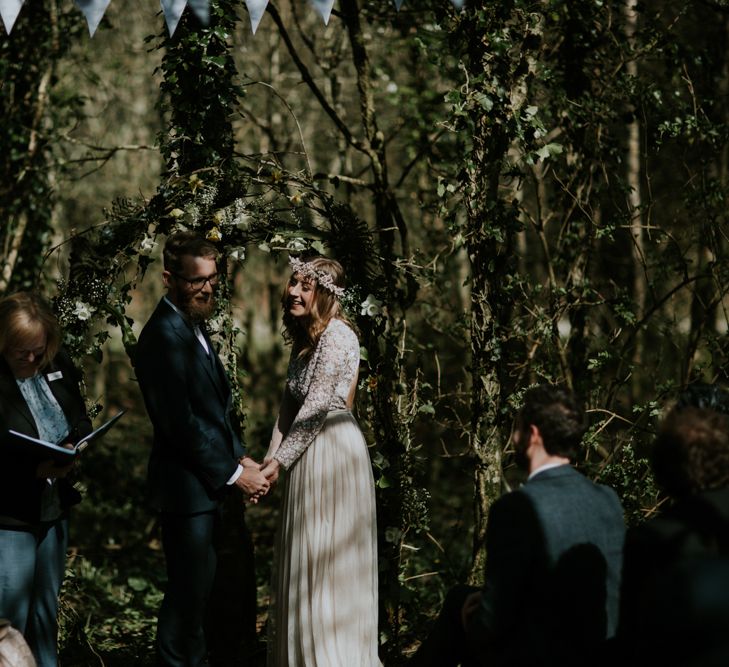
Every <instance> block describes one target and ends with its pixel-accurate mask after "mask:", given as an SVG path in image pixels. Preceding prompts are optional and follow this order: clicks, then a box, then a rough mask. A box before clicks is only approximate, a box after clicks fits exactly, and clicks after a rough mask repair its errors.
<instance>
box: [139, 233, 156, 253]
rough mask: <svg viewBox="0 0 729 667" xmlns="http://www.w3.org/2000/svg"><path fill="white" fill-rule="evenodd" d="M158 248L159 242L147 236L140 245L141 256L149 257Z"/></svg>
mask: <svg viewBox="0 0 729 667" xmlns="http://www.w3.org/2000/svg"><path fill="white" fill-rule="evenodd" d="M156 247H157V241H155V240H154V239H153V238H152V237H151V236H145V237H144V238H143V239H142V242H141V243H140V244H139V254H140V255H147V256H149V255H151V254H152V253H153V252H154V249H155V248H156Z"/></svg>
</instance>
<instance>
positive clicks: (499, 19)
mask: <svg viewBox="0 0 729 667" xmlns="http://www.w3.org/2000/svg"><path fill="white" fill-rule="evenodd" d="M157 9H158V8H157V6H156V5H155V3H154V2H148V1H146V0H125V1H124V2H118V1H117V2H112V3H111V4H110V6H109V9H108V11H107V13H106V17H105V19H104V21H103V22H102V24H101V26H100V28H99V30H98V32H97V33H96V35H95V37H94V39H93V40H89V38H88V34H87V32H86V29H85V24H84V21H83V18H82V16H81V14H80V13H79V12H78V11H77V10H76V8H75V7H74V6H73V5H72V3H71V2H70V0H37V1H33V2H27V3H25V5H24V7H23V9H22V11H21V13H20V16H19V18H18V21H17V23H16V25H15V27H14V29H13V32H12V34H11V35H10V36H7V35H5V34H3V35H2V36H1V37H0V105H1V106H0V108H1V109H2V118H3V130H2V132H1V133H0V173H1V176H0V220H1V221H2V225H1V226H0V244H1V245H2V257H1V258H0V259H1V260H2V265H1V266H0V270H1V273H0V293H9V292H12V291H14V290H17V289H31V288H34V289H40V290H42V291H43V292H44V293H46V294H47V295H48V296H49V297H50V298H52V299H53V302H54V306H55V308H56V310H57V312H58V314H59V317H60V318H61V321H62V323H63V325H64V328H65V331H66V336H67V344H68V346H69V348H70V349H71V351H72V352H73V354H74V355H75V357H76V359H77V360H78V363H79V364H80V365H81V366H82V367H83V369H84V371H85V377H86V392H87V396H88V401H89V405H90V406H91V407H92V409H93V410H94V412H95V413H100V414H98V416H97V419H100V418H102V417H103V414H110V413H112V412H113V411H116V410H117V409H118V408H122V407H123V408H126V409H127V410H128V414H127V415H126V416H125V417H124V419H123V420H122V422H121V423H120V424H121V425H120V426H119V427H118V428H117V429H116V431H115V432H114V433H113V434H110V435H109V436H108V437H107V438H106V439H105V441H104V442H103V443H101V444H100V445H99V446H98V447H94V448H93V449H90V450H89V451H88V452H87V453H86V454H85V456H84V459H83V462H82V465H81V466H80V469H79V471H78V479H79V483H80V484H82V485H83V486H84V487H85V493H86V500H85V502H84V503H83V504H82V505H80V506H79V508H78V509H77V511H76V512H75V514H74V517H73V525H72V545H73V546H72V551H71V558H70V560H69V569H68V577H67V581H66V583H65V585H64V590H63V596H62V604H63V610H62V638H61V641H62V658H63V664H64V665H129V664H134V665H145V664H153V662H152V658H153V652H152V642H153V634H154V623H155V618H156V611H157V608H158V605H159V602H160V599H161V589H162V586H163V581H164V567H163V558H162V554H161V551H160V548H159V536H158V532H157V525H156V522H155V519H154V517H153V516H152V515H151V514H150V513H149V512H148V511H147V510H146V508H145V505H144V475H145V466H146V458H147V452H148V450H149V445H150V438H151V433H150V427H149V424H148V422H147V420H146V416H145V413H144V409H143V405H142V404H141V401H140V396H139V392H138V389H137V386H136V383H135V379H134V371H133V366H132V363H131V360H132V359H133V356H134V344H135V340H136V335H137V334H138V333H139V330H140V328H141V326H142V325H143V323H144V321H145V320H146V318H147V317H148V315H149V314H150V313H151V311H152V309H153V308H154V305H155V303H156V301H157V300H158V299H159V297H160V296H161V295H162V292H163V290H162V284H161V279H160V272H161V261H160V249H161V247H162V245H163V242H164V238H165V235H166V234H168V233H170V232H171V231H173V230H175V229H179V228H182V227H185V228H189V229H197V230H200V231H201V232H203V233H205V234H207V235H209V236H210V237H211V238H214V239H216V240H219V244H220V247H221V249H222V250H223V252H224V254H225V258H226V260H225V264H226V267H225V270H226V271H227V276H228V280H227V281H226V284H225V285H224V287H223V289H222V299H221V307H220V311H219V313H218V315H217V316H216V318H215V320H214V322H213V328H214V330H215V332H216V338H217V340H218V343H219V345H220V346H221V354H222V356H223V357H224V359H225V362H226V366H227V369H228V371H229V375H230V377H231V379H232V380H233V381H234V383H235V385H236V387H237V390H238V396H239V410H240V414H241V416H242V417H243V422H244V439H245V441H246V442H247V445H248V447H249V451H250V452H251V453H252V454H253V455H254V456H258V457H260V456H262V455H263V453H264V452H265V448H266V446H267V439H268V434H269V433H270V429H271V426H272V424H273V421H274V419H275V411H276V406H277V402H278V397H279V395H280V391H281V388H282V386H283V376H284V373H285V366H286V361H287V356H288V351H287V349H286V348H285V346H284V345H283V342H282V339H281V335H280V320H279V298H280V294H281V289H282V285H283V283H284V281H285V280H286V279H287V271H288V265H287V261H286V260H287V255H288V251H294V252H298V251H302V250H306V249H314V250H318V251H323V252H325V253H326V254H330V255H332V256H335V257H337V258H338V259H340V260H341V261H342V262H343V264H344V265H345V267H346V268H347V270H348V274H349V281H350V286H351V288H352V289H351V292H350V295H351V296H350V303H349V306H350V308H351V311H350V312H352V313H353V316H354V317H355V320H356V323H357V325H358V327H359V330H360V334H361V335H360V340H361V343H362V348H363V364H362V371H361V379H360V390H359V395H358V414H359V418H360V421H361V423H362V425H363V428H364V429H365V431H366V434H367V437H368V442H369V443H370V445H371V450H370V453H371V458H372V462H373V467H374V472H375V479H376V482H377V493H378V512H379V514H378V530H379V552H380V553H379V555H380V607H381V608H380V612H381V614H380V618H381V623H380V630H381V655H382V657H383V660H384V662H385V664H386V665H388V667H389V666H390V665H398V664H401V663H402V661H403V656H405V655H407V653H408V652H409V651H410V650H411V649H412V648H413V646H415V644H416V642H417V641H418V638H419V637H422V635H423V633H424V632H425V629H426V627H427V620H428V618H429V617H431V616H432V615H433V613H434V611H435V610H436V609H437V607H438V605H439V603H440V600H441V598H442V595H443V592H444V590H446V589H447V588H448V586H450V585H451V584H452V583H454V582H456V581H463V580H466V579H470V580H471V581H478V579H479V577H480V575H481V573H482V571H483V564H484V561H485V558H486V554H485V553H484V549H483V535H484V529H485V520H486V516H487V513H488V508H489V506H490V503H491V502H492V501H493V499H495V498H496V497H498V495H499V494H500V493H502V492H503V491H505V490H507V489H508V488H510V487H511V486H512V485H513V484H515V483H518V481H519V477H518V474H517V473H516V471H515V469H514V465H513V462H512V459H511V456H510V451H509V442H508V441H509V434H510V430H511V425H512V420H513V416H514V413H515V411H516V409H518V406H519V403H520V396H521V394H522V392H523V390H524V389H525V388H526V387H528V386H529V385H530V384H533V383H536V382H542V381H550V382H561V383H564V384H566V385H568V386H570V387H572V388H574V390H575V391H577V392H578V394H579V395H580V396H581V397H582V399H583V400H584V403H585V406H586V407H587V409H588V411H589V416H590V424H591V428H590V431H589V434H588V436H587V438H586V442H585V444H586V447H585V456H584V460H581V461H580V462H579V464H580V466H581V467H582V468H583V469H584V470H585V471H587V473H588V474H590V475H591V476H592V477H594V478H596V479H600V480H601V481H604V482H606V483H609V484H612V485H613V486H614V487H615V488H616V490H617V491H618V493H619V494H620V496H621V498H622V500H623V503H624V506H625V510H626V519H627V520H628V521H629V522H636V521H640V520H642V518H644V517H645V516H646V515H647V514H650V513H651V512H653V511H654V510H655V508H656V507H657V506H658V505H659V504H660V502H661V499H660V496H659V494H658V492H657V491H656V489H655V487H654V485H653V482H652V479H651V476H650V474H649V472H648V466H647V463H646V455H647V452H648V448H649V446H650V442H651V438H652V435H653V433H654V429H655V424H656V420H657V418H658V417H659V415H660V413H661V410H662V409H663V407H664V406H665V405H667V404H668V403H670V401H671V400H672V399H673V398H674V397H675V395H676V393H677V391H678V390H679V389H680V388H682V387H684V386H686V385H687V384H689V383H692V382H697V381H704V382H716V381H719V382H723V381H726V379H727V377H726V376H727V373H729V360H728V359H727V351H728V350H729V341H728V339H727V329H728V327H729V315H728V312H727V308H728V307H729V300H728V299H727V292H728V290H729V254H728V252H727V244H728V238H727V231H728V229H729V228H728V227H727V219H726V210H727V207H726V203H727V194H728V190H727V187H728V185H729V182H728V178H729V125H728V124H727V121H728V120H729V104H728V99H727V93H728V92H729V3H727V2H726V1H725V0H691V1H688V2H686V1H685V0H681V1H680V2H679V1H674V0H652V1H651V2H649V3H636V2H635V0H619V1H618V0H578V1H574V2H562V1H558V0H539V1H537V0H534V1H531V2H527V1H523V0H499V1H498V2H496V1H494V2H485V1H484V0H473V1H471V2H469V3H468V4H467V6H466V8H465V9H464V10H463V11H462V12H459V11H456V10H455V9H454V8H453V7H452V5H451V4H450V3H449V2H447V1H446V0H418V1H417V2H415V1H413V2H408V3H406V4H405V5H404V6H403V8H402V10H401V11H400V12H396V11H395V9H394V6H392V3H390V2H388V1H387V0H367V1H364V2H363V1H362V0H340V2H339V4H338V6H336V7H335V10H334V13H333V15H332V18H331V21H330V23H329V25H328V26H326V27H325V26H323V25H322V24H321V22H320V21H319V19H318V17H317V16H316V15H315V13H314V12H313V11H311V9H310V8H309V7H307V6H305V5H303V4H302V3H299V2H290V1H289V0H281V1H280V2H276V3H274V4H272V5H269V9H268V11H267V13H266V15H265V16H264V19H263V21H262V23H261V25H260V27H259V29H258V32H257V33H256V35H255V36H253V35H251V33H250V28H249V23H248V17H247V15H246V9H245V5H244V4H243V3H242V2H236V1H234V0H217V1H214V2H213V3H212V15H211V24H210V26H208V27H204V26H201V25H199V24H198V23H197V21H196V19H195V18H194V16H192V15H190V14H189V12H187V13H186V14H185V15H184V16H183V19H182V21H181V23H180V25H179V27H178V29H177V31H176V33H175V35H174V36H173V37H171V38H170V37H169V36H168V35H167V33H166V31H165V28H164V22H163V19H162V17H161V15H160V13H159V12H158V11H157ZM365 302H366V304H367V305H368V306H369V308H362V305H361V304H362V303H365ZM277 500H278V499H277V497H276V496H275V495H274V497H273V498H270V499H267V500H266V501H265V502H264V503H262V504H261V505H260V506H257V507H250V508H248V509H247V510H246V523H247V525H248V529H249V531H250V532H249V533H247V534H246V533H243V531H242V527H241V526H242V517H241V512H242V510H241V507H242V504H241V503H240V499H239V498H234V499H233V500H232V501H231V506H230V512H229V515H230V517H231V521H230V526H229V528H230V532H229V538H228V543H227V550H226V554H227V555H226V558H225V559H224V563H223V566H222V568H221V572H222V573H223V575H224V576H223V577H222V578H221V589H220V595H219V597H218V598H216V599H217V600H218V602H217V603H216V605H217V606H216V608H217V609H218V610H219V619H218V622H217V623H216V624H215V626H214V627H215V628H216V629H217V630H218V631H219V632H220V633H222V634H221V637H222V639H223V641H222V645H224V646H226V647H227V648H228V649H229V654H230V655H228V656H221V657H220V658H219V662H220V664H230V665H235V664H242V659H241V656H243V655H246V656H248V660H249V661H248V662H246V663H245V664H264V663H263V660H264V658H263V655H264V653H265V650H264V647H263V644H264V641H265V616H266V601H267V595H268V578H269V564H270V555H271V544H272V542H273V532H274V529H275V514H276V506H277ZM253 545H255V562H254V559H253V555H252V546H253ZM246 578H247V579H248V584H249V589H250V590H253V587H252V586H251V585H250V584H252V582H253V581H254V580H255V583H256V585H257V586H256V589H257V595H256V598H257V599H252V598H251V597H250V596H249V597H248V598H247V599H246V598H245V596H243V598H241V597H240V596H239V595H238V594H237V591H238V590H239V588H240V587H241V586H245V584H246ZM241 599H242V600H243V602H240V600H241ZM256 605H257V610H256ZM254 623H256V624H257V629H258V637H256V634H255V632H256V628H255V627H254ZM226 633H227V634H226Z"/></svg>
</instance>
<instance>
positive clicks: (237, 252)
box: [228, 246, 246, 262]
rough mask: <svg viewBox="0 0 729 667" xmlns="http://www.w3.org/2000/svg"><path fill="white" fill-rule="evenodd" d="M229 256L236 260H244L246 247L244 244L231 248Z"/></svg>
mask: <svg viewBox="0 0 729 667" xmlns="http://www.w3.org/2000/svg"><path fill="white" fill-rule="evenodd" d="M228 257H230V259H232V260H233V261H234V262H242V261H243V260H245V258H246V249H245V248H244V247H243V246H239V247H238V248H231V250H230V252H229V253H228Z"/></svg>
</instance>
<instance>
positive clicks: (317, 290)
mask: <svg viewBox="0 0 729 667" xmlns="http://www.w3.org/2000/svg"><path fill="white" fill-rule="evenodd" d="M303 266H305V267H306V268H307V269H308V270H309V271H310V273H311V274H313V275H315V276H320V277H322V278H323V277H324V276H329V277H330V279H331V280H327V281H326V282H329V283H330V284H331V285H334V286H335V287H338V288H341V289H344V269H343V268H342V265H341V264H340V263H339V262H338V261H337V260H335V259H329V258H328V257H313V258H311V259H309V260H307V261H306V263H305V264H304V265H303ZM291 275H292V276H295V275H298V276H299V277H300V279H302V280H307V279H309V280H310V281H311V283H312V284H313V286H314V299H313V301H312V304H311V310H310V311H309V314H308V315H306V316H305V317H294V316H293V315H291V314H290V313H289V312H288V300H289V286H288V282H287V283H286V286H285V287H284V290H283V294H282V295H281V307H282V308H283V325H284V339H285V340H286V341H287V342H290V343H292V345H293V349H294V352H295V353H296V355H297V356H299V357H306V356H308V355H310V354H311V353H312V352H313V350H314V348H315V347H316V344H317V343H318V342H319V338H321V335H322V333H324V330H325V329H326V328H327V325H328V324H329V322H330V321H331V320H332V319H334V318H336V319H339V320H342V321H343V322H344V323H345V324H347V325H348V326H350V327H351V326H352V324H351V322H350V321H349V320H348V319H347V316H346V315H345V314H344V311H343V310H342V306H341V304H340V303H339V299H338V297H337V296H336V294H334V291H332V290H331V289H328V288H327V287H324V286H322V285H321V284H320V282H321V281H320V279H318V278H314V277H312V276H311V275H306V274H305V273H302V272H298V271H296V270H294V272H293V273H292V274H291Z"/></svg>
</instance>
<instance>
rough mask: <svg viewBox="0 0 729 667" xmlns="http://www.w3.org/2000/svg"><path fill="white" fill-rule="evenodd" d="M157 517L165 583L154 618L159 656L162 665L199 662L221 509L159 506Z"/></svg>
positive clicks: (198, 665)
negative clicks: (168, 509) (176, 511)
mask: <svg viewBox="0 0 729 667" xmlns="http://www.w3.org/2000/svg"><path fill="white" fill-rule="evenodd" d="M160 519H161V526H162V545H163V547H164V553H165V559H166V563H167V589H166V591H165V596H164V600H163V601H162V607H161V608H160V612H159V619H158V622H157V657H158V662H159V664H160V665H164V666H165V667H203V666H204V665H206V664H207V648H206V645H205V634H204V630H203V626H204V621H205V610H206V607H207V602H208V598H209V597H210V591H211V589H212V585H213V580H214V577H215V567H216V562H217V557H216V549H215V542H216V538H217V532H218V530H219V524H220V514H219V512H218V511H217V510H214V511H212V512H201V513H199V514H192V515H190V514H172V513H169V512H162V513H161V515H160Z"/></svg>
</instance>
